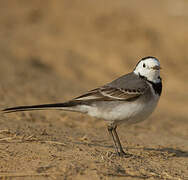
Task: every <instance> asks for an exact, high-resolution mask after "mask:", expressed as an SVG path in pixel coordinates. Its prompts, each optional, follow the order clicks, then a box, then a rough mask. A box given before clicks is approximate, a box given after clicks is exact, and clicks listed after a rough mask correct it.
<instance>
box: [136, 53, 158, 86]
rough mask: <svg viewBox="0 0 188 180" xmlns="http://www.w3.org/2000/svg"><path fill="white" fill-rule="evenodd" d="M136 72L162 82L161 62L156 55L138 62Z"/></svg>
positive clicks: (148, 78) (156, 81) (151, 79)
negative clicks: (160, 77)
mask: <svg viewBox="0 0 188 180" xmlns="http://www.w3.org/2000/svg"><path fill="white" fill-rule="evenodd" d="M134 73H135V74H137V75H141V76H144V77H146V78H147V80H149V81H152V82H154V83H158V82H160V79H159V76H160V62H159V60H158V59H157V58H154V57H148V58H144V59H142V60H140V62H139V63H138V64H137V66H136V68H135V70H134Z"/></svg>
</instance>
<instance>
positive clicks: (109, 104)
mask: <svg viewBox="0 0 188 180" xmlns="http://www.w3.org/2000/svg"><path fill="white" fill-rule="evenodd" d="M160 69H161V68H160V62H159V61H158V59H157V58H155V57H151V56H149V57H145V58H143V59H141V60H140V61H139V62H138V63H137V65H136V67H135V69H134V71H133V72H131V73H128V74H126V75H123V76H121V77H120V78H118V79H116V80H114V81H112V82H111V83H108V84H106V85H104V86H101V87H99V88H96V89H93V90H91V91H88V92H87V93H85V94H83V95H81V96H79V97H77V98H74V99H72V100H70V101H67V102H63V103H56V104H41V105H32V106H18V107H12V108H7V109H4V110H3V111H4V112H5V113H11V112H17V111H30V110H44V109H60V110H66V111H75V112H81V113H86V114H88V115H90V116H93V117H97V118H102V119H104V120H106V122H107V124H108V126H107V127H108V131H109V134H110V135H111V137H112V139H113V142H114V146H115V150H116V152H117V154H118V155H120V156H121V155H123V156H124V155H127V154H126V153H125V152H124V151H123V148H122V146H121V143H120V140H119V137H118V134H117V132H116V128H117V126H118V125H120V124H121V123H126V124H133V123H138V122H141V121H143V120H144V119H146V118H147V117H148V116H149V115H150V114H151V113H152V112H153V110H154V109H155V107H156V105H157V103H158V100H159V97H160V95H161V92H162V81H161V77H160Z"/></svg>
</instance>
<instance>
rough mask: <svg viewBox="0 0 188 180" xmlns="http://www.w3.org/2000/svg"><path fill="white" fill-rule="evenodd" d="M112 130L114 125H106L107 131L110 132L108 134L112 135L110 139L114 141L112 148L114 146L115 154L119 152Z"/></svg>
mask: <svg viewBox="0 0 188 180" xmlns="http://www.w3.org/2000/svg"><path fill="white" fill-rule="evenodd" d="M113 130H114V126H113V125H111V124H110V125H108V132H109V134H110V136H111V137H112V140H113V142H114V148H115V151H116V153H117V154H119V150H118V146H117V142H116V139H115V137H114V134H113Z"/></svg>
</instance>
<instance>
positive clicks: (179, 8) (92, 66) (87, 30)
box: [0, 0, 188, 169]
mask: <svg viewBox="0 0 188 180" xmlns="http://www.w3.org/2000/svg"><path fill="white" fill-rule="evenodd" d="M187 32H188V1H186V0H179V1H176V0H165V1H164V0H158V1H154V0H147V1H144V2H141V1H138V0H126V1H125V0H118V1H114V0H95V1H91V0H82V1H79V0H63V1H62V0H54V1H51V0H45V1H42V0H32V1H26V0H19V1H18V0H14V1H8V0H1V2H0V82H1V83H0V84H1V85H0V100H1V101H0V105H1V107H2V108H4V107H8V106H15V105H23V104H24V105H28V104H40V103H51V102H62V101H65V100H68V99H70V98H73V97H75V96H78V95H80V94H81V93H83V92H85V91H87V90H90V89H92V88H95V87H96V86H100V85H103V84H104V83H107V82H109V81H111V80H112V79H115V78H117V77H119V76H121V75H123V74H126V73H128V72H130V71H132V70H133V68H134V66H135V65H136V63H137V62H138V61H139V59H141V58H143V57H145V56H155V57H157V58H158V59H159V60H160V62H161V66H162V72H161V76H162V79H163V93H162V97H161V100H160V103H159V106H158V108H157V110H156V112H155V113H154V115H153V116H152V117H151V118H150V120H148V121H146V122H144V123H143V124H142V123H141V124H138V125H136V126H133V127H131V128H130V129H129V130H126V134H125V132H122V131H121V133H120V134H121V137H124V136H125V137H128V141H131V142H132V143H133V146H134V144H137V143H139V142H140V140H141V144H142V145H146V146H148V145H149V146H150V145H151V144H152V143H153V146H157V145H159V144H160V145H164V146H167V147H169V146H171V145H172V146H173V147H174V146H175V147H177V146H178V147H181V148H184V149H187V150H188V141H187V140H186V139H188V123H187V117H188V111H187V107H188V94H187V90H188V83H187V82H188V80H187V78H188V70H187V69H188V51H187V47H188V34H187ZM25 116H26V117H28V116H29V118H28V119H32V123H31V122H30V120H28V119H27V120H25V119H24V118H25ZM67 116H68V117H67ZM7 118H8V119H9V121H7ZM78 118H82V119H83V121H81V120H78ZM36 119H37V120H36ZM45 119H46V120H45ZM88 119H89V120H90V121H88ZM0 121H1V129H9V130H11V131H13V132H16V131H19V132H20V133H21V134H28V135H30V134H31V132H32V133H34V134H35V133H36V134H35V135H36V136H37V133H38V136H40V133H39V132H40V131H41V129H43V128H44V127H45V128H47V125H46V124H53V125H54V124H55V123H56V124H57V127H56V128H58V127H59V126H61V125H62V124H63V125H65V127H66V125H67V126H70V127H74V128H75V129H76V130H75V129H74V130H75V131H77V134H79V133H81V134H82V133H83V132H84V133H86V134H88V132H87V131H85V129H87V128H88V127H89V128H90V129H91V131H93V130H92V128H95V127H94V126H96V127H97V128H99V129H98V131H99V134H100V133H102V132H103V131H104V129H105V127H104V126H103V124H102V123H101V121H98V120H93V119H91V118H89V117H85V116H82V115H79V116H77V115H75V114H70V115H68V114H67V113H64V112H61V113H55V114H54V112H52V113H51V112H46V113H45V114H44V113H42V112H39V113H34V114H33V113H29V115H28V114H27V115H26V114H25V113H22V114H15V115H10V116H9V117H3V118H1V120H0ZM33 122H34V125H33ZM52 122H53V123H52ZM80 122H83V123H80ZM28 123H29V125H28ZM58 123H59V124H58ZM54 126H55V125H54ZM26 127H33V129H32V128H28V129H27V128H26ZM37 128H38V129H37ZM123 128H125V127H123ZM123 128H122V129H121V130H123ZM31 129H32V130H31ZM52 129H53V128H52ZM54 129H55V128H54ZM48 131H50V130H49V129H48ZM51 131H53V130H51ZM59 131H60V130H59ZM72 131H73V130H72ZM135 131H137V132H138V134H137V133H135ZM148 131H149V132H151V134H149V136H148V134H146V132H148ZM55 132H56V131H55V130H54V131H53V133H52V135H53V136H56V134H55ZM70 132H71V129H70ZM84 133H83V134H84ZM89 133H91V134H92V132H89ZM83 134H82V135H83ZM91 134H89V135H88V136H90V135H91ZM69 135H70V136H72V137H74V135H72V134H71V133H70V134H69ZM82 135H80V136H82ZM92 136H93V137H95V138H96V139H97V138H98V139H100V138H99V137H98V136H97V135H96V133H94V132H93V134H92ZM101 136H102V137H103V136H104V137H103V138H104V139H108V138H107V135H106V132H104V133H102V134H101ZM135 136H136V137H137V140H136V139H135V138H134V137H135ZM3 137H4V136H3ZM57 137H58V136H57ZM131 138H132V139H131ZM139 138H140V139H139ZM144 138H146V139H145V141H143V139H144ZM61 141H62V139H61ZM108 142H109V144H110V142H111V141H110V139H109V141H108ZM124 142H126V141H124ZM20 148H21V147H20ZM22 148H23V147H22ZM34 167H35V165H34ZM9 168H10V167H9ZM13 169H14V168H13Z"/></svg>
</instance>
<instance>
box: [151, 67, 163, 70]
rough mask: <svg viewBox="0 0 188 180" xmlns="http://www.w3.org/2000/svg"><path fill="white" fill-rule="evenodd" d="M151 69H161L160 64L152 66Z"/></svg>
mask: <svg viewBox="0 0 188 180" xmlns="http://www.w3.org/2000/svg"><path fill="white" fill-rule="evenodd" d="M152 69H153V70H160V69H162V68H161V67H160V66H153V67H152Z"/></svg>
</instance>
